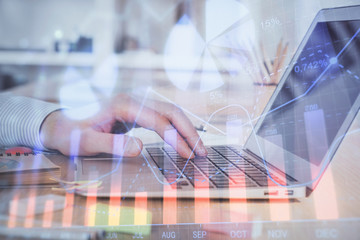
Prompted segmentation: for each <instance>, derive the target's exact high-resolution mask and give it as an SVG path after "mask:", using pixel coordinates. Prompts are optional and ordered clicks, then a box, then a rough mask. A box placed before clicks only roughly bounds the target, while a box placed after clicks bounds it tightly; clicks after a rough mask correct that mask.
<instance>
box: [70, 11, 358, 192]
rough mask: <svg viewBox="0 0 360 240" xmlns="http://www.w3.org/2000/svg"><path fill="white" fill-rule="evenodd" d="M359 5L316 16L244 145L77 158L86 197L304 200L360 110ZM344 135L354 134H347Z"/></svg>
mask: <svg viewBox="0 0 360 240" xmlns="http://www.w3.org/2000/svg"><path fill="white" fill-rule="evenodd" d="M359 32H360V6H350V7H343V8H334V9H323V10H321V11H319V13H318V14H317V15H316V17H315V19H314V21H313V22H312V24H311V26H310V27H309V30H308V31H307V33H306V35H305V37H304V39H303V41H302V42H301V44H300V46H299V48H298V50H297V51H296V53H295V55H294V57H293V59H292V60H291V62H290V64H289V65H288V66H286V68H285V71H284V74H283V76H282V78H281V80H280V83H279V85H278V87H277V88H276V90H275V92H274V94H273V96H272V97H271V99H270V100H269V102H268V104H267V106H266V107H265V109H264V112H263V114H262V115H261V116H260V117H259V119H258V121H257V123H256V125H255V127H254V130H253V131H252V133H251V135H250V136H249V138H248V140H247V142H246V144H245V146H244V147H239V146H227V145H224V146H211V147H208V151H209V155H208V156H207V158H199V157H197V158H195V159H192V160H191V159H183V158H181V157H179V156H178V155H177V154H176V152H175V151H174V150H173V149H172V148H170V147H169V146H167V145H165V144H164V143H159V144H153V145H145V146H144V149H143V151H142V153H141V155H140V156H139V157H136V158H120V157H114V156H110V155H101V156H97V157H78V158H75V164H76V165H77V170H76V173H75V177H76V180H89V181H101V186H100V187H99V188H97V189H90V190H87V191H81V192H79V194H82V195H87V196H91V195H93V196H98V197H109V196H121V197H135V196H136V195H137V194H139V193H144V192H145V193H146V196H148V197H154V198H158V197H163V196H173V197H178V198H194V197H206V198H224V199H228V198H246V199H269V198H271V199H276V198H279V199H281V198H302V197H305V196H306V195H307V193H310V192H311V191H312V190H314V188H315V186H316V185H317V183H318V182H319V180H320V178H321V175H322V174H323V173H324V171H325V170H326V167H327V166H328V164H329V163H330V161H331V159H332V158H333V156H334V154H335V152H336V150H337V148H338V147H339V145H340V143H341V141H342V139H343V138H344V136H345V135H346V134H347V131H348V129H349V127H350V125H351V123H352V121H353V120H354V118H355V116H356V114H357V112H358V110H359V107H360V97H359V90H360V88H359V86H360V81H359V76H360V70H359V69H360V34H359ZM348 134H353V133H352V132H350V133H348Z"/></svg>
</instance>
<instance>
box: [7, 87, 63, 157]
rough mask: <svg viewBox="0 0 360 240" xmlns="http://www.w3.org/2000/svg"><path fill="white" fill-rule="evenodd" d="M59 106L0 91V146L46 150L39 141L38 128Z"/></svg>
mask: <svg viewBox="0 0 360 240" xmlns="http://www.w3.org/2000/svg"><path fill="white" fill-rule="evenodd" d="M61 108H62V107H61V106H60V105H57V104H53V103H48V102H43V101H40V100H36V99H32V98H28V97H22V96H15V95H12V94H11V93H1V94H0V146H5V147H10V146H20V145H22V146H27V147H31V148H34V149H37V150H47V149H46V148H45V147H44V146H43V145H42V143H41V141H40V128H41V125H42V123H43V121H44V120H45V118H46V117H47V116H48V115H49V114H50V113H52V112H54V111H56V110H59V109H61Z"/></svg>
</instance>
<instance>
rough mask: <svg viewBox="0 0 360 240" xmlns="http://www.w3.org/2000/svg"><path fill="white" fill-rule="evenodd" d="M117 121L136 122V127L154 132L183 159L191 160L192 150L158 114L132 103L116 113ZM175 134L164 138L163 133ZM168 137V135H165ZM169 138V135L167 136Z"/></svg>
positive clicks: (168, 122)
mask: <svg viewBox="0 0 360 240" xmlns="http://www.w3.org/2000/svg"><path fill="white" fill-rule="evenodd" d="M116 117H117V119H118V121H121V120H122V121H127V122H136V123H137V124H138V125H140V126H142V127H144V128H147V129H150V130H154V131H155V132H157V133H158V134H159V136H160V137H161V138H162V139H164V140H165V141H166V142H167V143H168V144H170V145H171V146H172V147H173V148H174V149H175V150H176V151H177V152H178V153H179V154H180V156H182V157H184V158H193V157H194V154H192V150H191V149H190V148H189V146H188V144H187V143H186V142H185V140H184V139H183V138H182V136H181V135H180V134H179V133H178V132H177V131H176V129H175V128H174V127H173V125H172V124H171V123H170V121H169V120H168V119H167V118H166V117H164V116H162V115H161V114H159V113H158V112H156V111H154V110H152V109H150V108H148V107H145V106H140V105H139V104H137V103H135V102H132V103H131V105H130V106H127V107H126V109H124V108H123V109H121V110H120V111H119V112H118V113H116ZM169 132H175V134H171V136H172V137H165V135H166V134H165V133H169ZM167 135H168V134H167ZM168 136H169V135H168Z"/></svg>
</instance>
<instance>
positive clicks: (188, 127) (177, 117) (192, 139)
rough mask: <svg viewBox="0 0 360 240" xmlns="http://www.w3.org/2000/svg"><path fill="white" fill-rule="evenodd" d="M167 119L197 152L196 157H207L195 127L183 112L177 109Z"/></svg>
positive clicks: (167, 114) (168, 114) (169, 113)
mask: <svg viewBox="0 0 360 240" xmlns="http://www.w3.org/2000/svg"><path fill="white" fill-rule="evenodd" d="M166 116H167V118H168V119H169V120H170V122H171V123H172V124H173V125H174V126H175V128H176V129H177V130H178V131H179V133H180V135H181V136H182V137H183V138H184V139H185V140H186V142H187V143H188V144H189V146H190V148H191V149H192V150H194V151H195V153H196V155H199V156H206V155H207V151H206V148H205V146H204V144H203V142H202V140H201V138H200V136H199V134H198V133H197V131H196V129H195V127H194V125H193V124H192V123H191V121H190V120H189V118H187V117H186V115H185V114H184V113H183V111H181V110H180V109H178V108H176V109H174V110H172V111H170V112H168V113H166Z"/></svg>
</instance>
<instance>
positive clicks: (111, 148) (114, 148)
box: [93, 131, 143, 157]
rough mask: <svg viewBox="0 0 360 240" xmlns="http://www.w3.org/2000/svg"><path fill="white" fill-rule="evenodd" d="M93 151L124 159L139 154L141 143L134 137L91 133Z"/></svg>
mask: <svg viewBox="0 0 360 240" xmlns="http://www.w3.org/2000/svg"><path fill="white" fill-rule="evenodd" d="M93 139H95V141H94V146H93V147H94V151H96V152H98V153H109V154H114V155H119V156H124V157H135V156H138V155H139V154H140V153H141V150H142V146H143V144H142V142H141V140H140V139H138V138H136V137H130V136H127V135H124V134H111V133H102V132H97V131H93Z"/></svg>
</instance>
